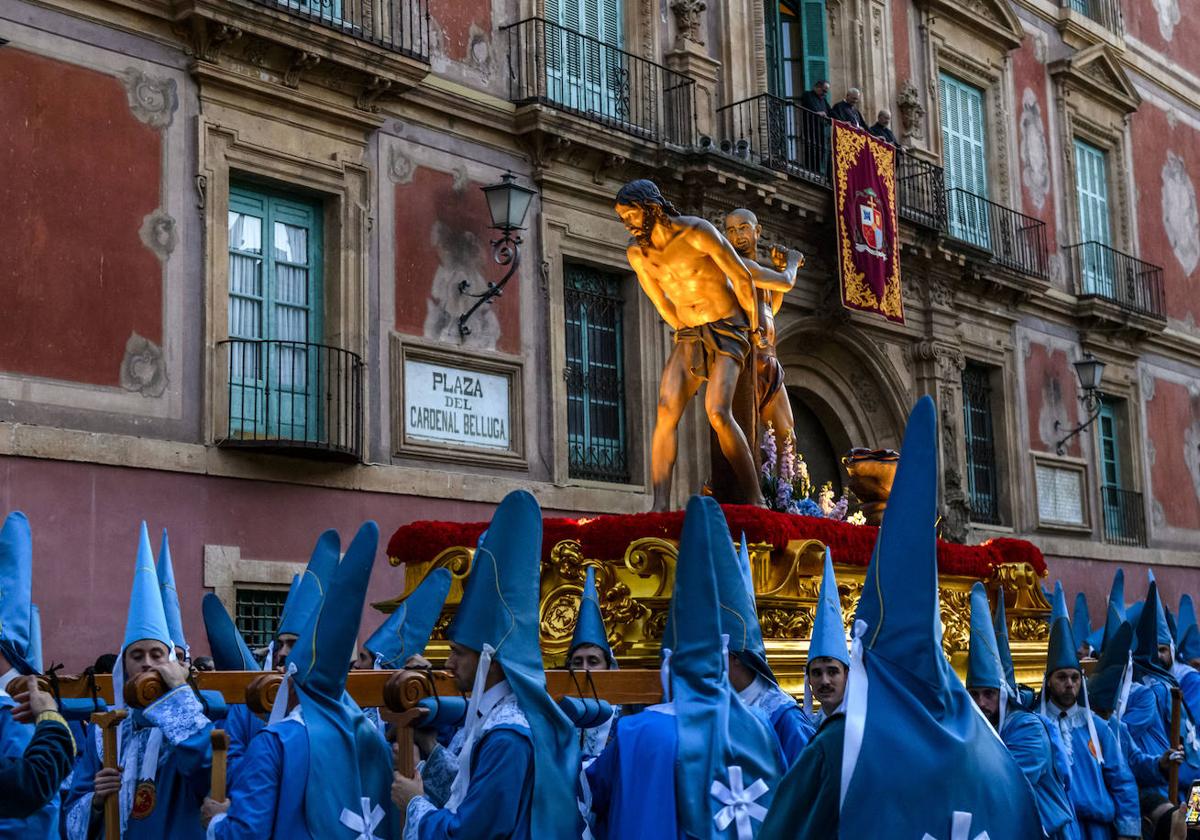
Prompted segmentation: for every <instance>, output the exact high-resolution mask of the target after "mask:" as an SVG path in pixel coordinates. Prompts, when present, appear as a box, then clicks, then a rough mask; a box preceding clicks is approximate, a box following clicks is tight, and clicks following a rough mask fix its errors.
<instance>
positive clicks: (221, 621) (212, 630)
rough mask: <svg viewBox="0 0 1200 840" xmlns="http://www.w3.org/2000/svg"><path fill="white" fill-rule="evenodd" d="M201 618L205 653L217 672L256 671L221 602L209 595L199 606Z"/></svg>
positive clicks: (211, 594) (252, 659)
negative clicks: (206, 639)
mask: <svg viewBox="0 0 1200 840" xmlns="http://www.w3.org/2000/svg"><path fill="white" fill-rule="evenodd" d="M200 611H201V613H202V614H203V616H204V631H205V633H206V634H207V635H208V649H209V650H210V651H211V652H212V658H213V663H214V664H215V665H216V667H217V670H218V671H257V670H258V667H259V666H258V662H257V661H256V660H255V659H254V654H253V653H251V652H250V648H249V647H248V646H247V645H246V640H245V639H243V638H242V634H241V633H240V632H238V629H237V625H236V624H234V623H233V619H232V618H230V617H229V613H228V612H226V611H225V605H224V604H222V603H221V599H220V598H218V597H217V596H216V595H214V594H213V593H211V592H209V593H208V594H207V595H205V596H204V600H203V601H202V602H201V604H200Z"/></svg>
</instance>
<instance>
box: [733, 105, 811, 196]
mask: <svg viewBox="0 0 1200 840" xmlns="http://www.w3.org/2000/svg"><path fill="white" fill-rule="evenodd" d="M717 124H718V125H719V126H721V127H722V130H723V132H724V135H723V137H724V139H723V140H722V142H721V148H722V150H723V151H725V152H727V153H729V154H732V155H734V156H735V157H739V158H742V159H743V160H749V161H752V162H754V163H757V164H759V165H760V166H765V167H767V168H768V169H775V170H777V171H779V172H786V173H787V174H789V175H794V176H796V177H797V178H802V179H804V180H806V181H811V182H812V183H814V184H820V185H821V186H824V187H828V186H829V143H830V122H829V118H828V117H826V116H825V115H824V114H817V113H815V112H813V111H809V110H806V109H804V108H801V107H800V106H799V105H797V104H796V103H795V102H792V101H790V100H787V99H781V98H779V97H778V96H772V95H771V94H769V93H763V94H760V95H758V96H752V97H750V98H749V99H743V100H741V101H740V102H734V103H733V104H732V105H726V106H724V107H722V108H718V109H717Z"/></svg>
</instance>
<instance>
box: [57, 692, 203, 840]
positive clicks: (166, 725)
mask: <svg viewBox="0 0 1200 840" xmlns="http://www.w3.org/2000/svg"><path fill="white" fill-rule="evenodd" d="M155 729H157V730H159V731H161V733H162V746H161V748H160V750H159V754H158V766H157V770H156V772H155V775H154V782H155V797H156V799H155V806H154V810H153V811H151V812H150V813H149V814H148V815H147V816H146V817H144V818H143V819H133V818H132V817H131V816H128V809H129V807H130V805H131V804H132V798H133V790H128V791H127V790H126V789H125V787H126V786H124V785H123V786H122V790H121V795H120V796H121V803H122V812H123V816H124V818H123V822H124V826H125V827H124V830H123V831H122V834H121V836H122V838H124V840H151V839H152V838H153V840H162V838H166V837H169V838H171V840H189V838H196V839H197V840H198V838H202V837H204V828H203V826H201V825H200V805H201V803H202V802H203V801H204V797H205V795H206V794H207V793H208V789H209V784H210V782H211V776H212V742H211V739H210V736H211V733H212V729H213V725H212V722H211V721H210V720H209V719H208V718H206V717H205V716H204V712H203V710H202V707H201V705H200V701H199V700H197V699H196V695H195V694H193V693H192V690H191V688H189V687H187V686H180V687H179V688H177V689H175V690H174V691H171V692H168V693H167V694H166V695H164V696H163V697H162V698H160V699H159V700H157V701H155V702H154V703H153V704H151V705H150V706H148V707H146V709H145V711H143V712H136V711H135V712H133V713H132V714H131V715H130V716H129V717H128V718H126V719H125V720H123V721H121V724H120V728H119V731H118V737H119V740H120V745H121V746H120V750H121V754H120V759H119V760H120V762H121V763H122V764H126V763H131V764H132V766H133V767H134V768H135V769H136V768H137V767H138V766H139V765H140V764H141V761H142V757H143V755H144V754H145V750H146V746H147V743H148V741H149V739H150V737H151V735H152V734H153V731H154V730H155ZM103 766H104V761H103V755H102V753H101V736H100V728H99V727H98V726H93V727H92V728H91V733H90V737H89V738H88V743H87V746H86V747H85V748H84V751H83V757H82V758H80V760H79V763H78V764H77V765H76V766H75V776H74V780H73V782H72V785H71V792H70V794H68V796H67V803H66V808H65V812H66V820H67V837H68V838H70V840H85V838H99V837H101V836H102V835H103V833H104V820H103V814H102V812H93V811H92V791H93V781H94V779H95V776H96V773H98V772H99V771H100V769H101V768H102V767H103ZM135 784H136V783H135Z"/></svg>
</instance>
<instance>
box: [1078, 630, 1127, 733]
mask: <svg viewBox="0 0 1200 840" xmlns="http://www.w3.org/2000/svg"><path fill="white" fill-rule="evenodd" d="M1132 645H1133V628H1132V627H1130V626H1129V624H1128V623H1127V622H1121V626H1120V627H1118V628H1117V631H1116V632H1115V633H1113V637H1112V638H1111V639H1110V640H1109V643H1108V647H1106V648H1105V649H1104V652H1103V653H1102V654H1101V655H1100V661H1099V662H1097V663H1096V667H1095V668H1093V669H1092V673H1091V676H1089V677H1088V681H1087V693H1088V703H1089V705H1090V706H1091V708H1092V709H1095V710H1096V711H1099V712H1117V711H1119V710H1120V709H1119V707H1120V705H1121V700H1122V694H1123V689H1124V688H1125V687H1126V686H1125V683H1126V681H1127V674H1126V672H1127V670H1128V668H1129V654H1130V650H1131V647H1132Z"/></svg>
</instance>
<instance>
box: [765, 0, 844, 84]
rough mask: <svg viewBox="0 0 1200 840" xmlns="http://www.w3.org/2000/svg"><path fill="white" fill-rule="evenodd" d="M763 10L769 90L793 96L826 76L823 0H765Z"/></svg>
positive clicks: (827, 56) (826, 59)
mask: <svg viewBox="0 0 1200 840" xmlns="http://www.w3.org/2000/svg"><path fill="white" fill-rule="evenodd" d="M765 11H766V18H767V20H766V34H767V56H768V60H769V61H770V64H771V66H770V70H769V77H768V79H769V91H770V93H773V94H775V95H776V96H780V97H783V98H785V99H793V98H796V97H798V96H800V94H801V93H803V92H804V91H806V90H810V89H811V88H812V86H813V85H815V84H816V83H817V82H818V81H820V80H821V79H828V78H829V46H828V39H827V38H826V34H825V20H826V10H825V0H767V2H766V7H765Z"/></svg>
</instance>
